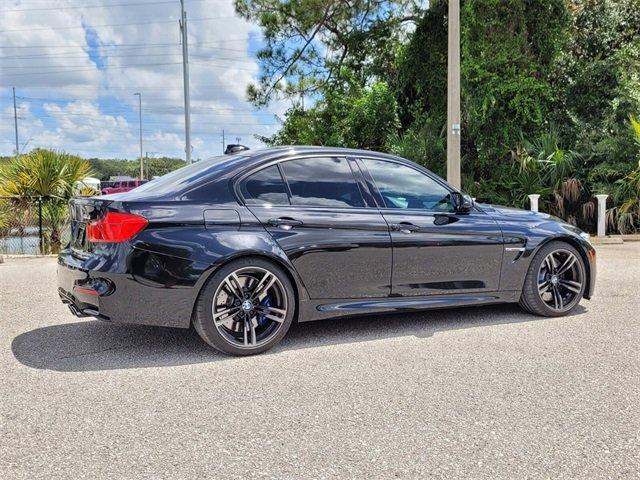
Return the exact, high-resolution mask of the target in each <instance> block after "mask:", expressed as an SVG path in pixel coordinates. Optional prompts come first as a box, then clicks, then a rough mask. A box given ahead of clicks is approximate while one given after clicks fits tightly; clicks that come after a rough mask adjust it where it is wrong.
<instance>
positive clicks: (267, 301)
mask: <svg viewBox="0 0 640 480" xmlns="http://www.w3.org/2000/svg"><path fill="white" fill-rule="evenodd" d="M294 310H295V297H294V293H293V286H292V285H291V282H290V281H289V279H288V277H287V275H286V274H285V273H284V272H283V271H282V269H281V268H280V267H278V266H276V265H274V264H272V263H271V262H269V261H266V260H263V259H259V258H247V259H240V260H236V261H233V262H231V263H229V264H227V265H225V266H224V267H222V268H221V269H220V270H219V271H218V272H216V273H215V274H214V275H213V276H212V277H211V278H210V279H209V280H208V282H207V284H206V285H205V287H204V288H203V291H202V292H201V294H200V297H199V298H198V305H197V309H196V316H195V318H194V321H193V325H194V327H195V329H196V331H197V332H198V334H199V335H200V336H201V337H202V339H203V340H204V341H205V342H207V343H208V344H209V345H211V346H212V347H214V348H216V349H218V350H220V351H222V352H224V353H228V354H230V355H253V354H256V353H261V352H264V351H265V350H268V349H270V348H271V347H273V346H274V345H275V344H277V343H278V342H279V341H280V340H281V339H282V338H283V337H284V336H285V335H286V333H287V331H288V330H289V327H290V326H291V323H292V321H293V316H294Z"/></svg>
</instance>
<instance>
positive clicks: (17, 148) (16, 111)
mask: <svg viewBox="0 0 640 480" xmlns="http://www.w3.org/2000/svg"><path fill="white" fill-rule="evenodd" d="M13 123H14V124H15V127H16V157H17V156H18V155H20V144H19V143H18V109H17V108H16V87H13Z"/></svg>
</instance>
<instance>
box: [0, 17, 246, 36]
mask: <svg viewBox="0 0 640 480" xmlns="http://www.w3.org/2000/svg"><path fill="white" fill-rule="evenodd" d="M231 18H235V19H240V18H239V17H237V16H235V15H231V16H225V17H205V18H193V19H191V20H190V21H192V22H204V21H209V20H226V19H231ZM175 22H176V20H153V21H150V22H130V23H108V24H104V25H80V26H73V27H39V28H19V29H14V30H0V33H12V32H35V31H40V30H47V31H48V30H76V29H79V28H82V29H85V28H93V29H95V28H101V27H128V26H132V25H155V24H161V23H175Z"/></svg>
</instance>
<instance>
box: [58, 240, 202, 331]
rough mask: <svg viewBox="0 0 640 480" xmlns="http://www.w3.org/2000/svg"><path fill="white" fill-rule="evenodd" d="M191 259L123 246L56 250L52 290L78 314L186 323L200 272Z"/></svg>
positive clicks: (146, 322) (173, 324)
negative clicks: (81, 252) (80, 253)
mask: <svg viewBox="0 0 640 480" xmlns="http://www.w3.org/2000/svg"><path fill="white" fill-rule="evenodd" d="M199 273H200V274H198V272H197V270H196V269H194V268H193V265H192V262H189V261H187V260H183V259H177V258H174V257H169V256H166V255H162V254H157V253H153V252H147V251H144V250H138V249H133V248H128V247H119V248H118V249H117V250H116V251H115V252H113V254H112V255H111V256H100V255H93V256H91V257H90V258H87V259H82V258H79V257H77V256H76V255H74V254H73V253H72V252H71V250H63V251H62V252H61V253H60V255H59V256H58V271H57V275H58V294H59V296H60V299H61V301H62V302H63V303H64V304H66V305H68V306H69V308H70V310H71V312H72V313H73V314H74V315H76V316H78V317H96V318H98V319H100V320H106V321H110V322H114V323H135V324H143V325H157V326H166V327H183V328H186V327H188V326H189V324H190V321H191V313H192V311H193V305H194V303H195V299H196V297H197V292H198V291H199V285H200V284H199V282H198V280H199V279H200V277H201V276H202V275H201V273H202V272H199Z"/></svg>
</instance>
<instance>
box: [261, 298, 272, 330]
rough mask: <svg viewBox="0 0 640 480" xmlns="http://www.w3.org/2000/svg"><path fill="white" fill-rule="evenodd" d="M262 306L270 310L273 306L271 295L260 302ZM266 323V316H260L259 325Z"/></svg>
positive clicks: (262, 314)
mask: <svg viewBox="0 0 640 480" xmlns="http://www.w3.org/2000/svg"><path fill="white" fill-rule="evenodd" d="M260 305H262V306H263V307H267V308H269V307H270V306H271V295H267V296H266V297H264V300H262V301H261V302H260ZM266 321H267V318H266V317H265V316H264V313H261V314H260V315H258V325H264V324H265V322H266Z"/></svg>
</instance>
